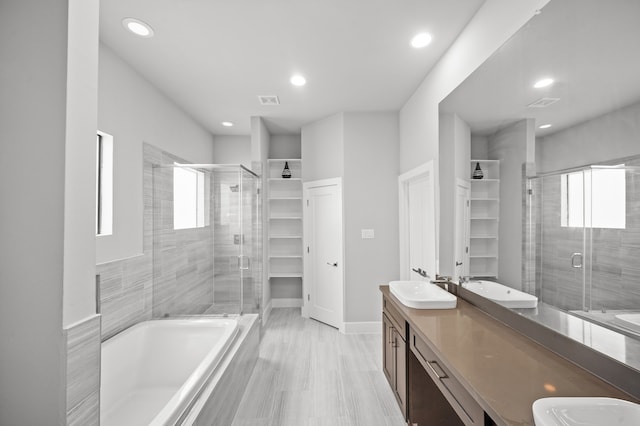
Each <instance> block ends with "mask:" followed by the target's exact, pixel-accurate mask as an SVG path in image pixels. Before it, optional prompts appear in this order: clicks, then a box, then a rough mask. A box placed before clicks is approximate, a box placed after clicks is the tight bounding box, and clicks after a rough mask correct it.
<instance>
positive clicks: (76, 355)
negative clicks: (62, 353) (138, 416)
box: [36, 315, 101, 425]
mask: <svg viewBox="0 0 640 426" xmlns="http://www.w3.org/2000/svg"><path fill="white" fill-rule="evenodd" d="M64 333H65V340H66V349H67V365H66V375H67V398H66V407H67V424H68V425H98V424H99V423H100V407H99V405H100V404H99V400H100V342H101V339H100V315H95V316H92V317H91V318H89V319H87V320H86V321H83V322H81V323H78V324H75V325H73V326H71V327H70V328H68V329H66V330H65V331H64ZM36 409H37V407H36Z"/></svg>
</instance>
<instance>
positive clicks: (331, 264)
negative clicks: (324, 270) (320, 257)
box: [327, 262, 338, 267]
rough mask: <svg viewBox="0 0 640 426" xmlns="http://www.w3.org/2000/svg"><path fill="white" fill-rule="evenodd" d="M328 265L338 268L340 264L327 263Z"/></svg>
mask: <svg viewBox="0 0 640 426" xmlns="http://www.w3.org/2000/svg"><path fill="white" fill-rule="evenodd" d="M327 265H329V266H335V267H337V266H338V262H333V263H331V262H327Z"/></svg>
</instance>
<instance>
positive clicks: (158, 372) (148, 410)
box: [100, 318, 238, 426]
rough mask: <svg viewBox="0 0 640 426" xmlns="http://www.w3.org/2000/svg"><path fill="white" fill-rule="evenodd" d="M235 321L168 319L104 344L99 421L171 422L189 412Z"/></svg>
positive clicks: (231, 336)
mask: <svg viewBox="0 0 640 426" xmlns="http://www.w3.org/2000/svg"><path fill="white" fill-rule="evenodd" d="M237 333H238V323H237V321H236V320H235V319H227V318H224V319H211V318H205V319H167V320H152V321H145V322H142V323H139V324H136V325H134V326H132V327H131V328H129V329H127V330H125V331H123V332H122V333H120V334H118V335H116V336H114V337H112V338H111V339H109V340H107V341H105V342H104V343H103V344H102V361H101V364H102V365H101V386H100V425H101V426H109V425H118V426H125V425H136V426H138V425H157V426H159V425H173V424H175V423H176V422H178V421H179V420H180V419H181V417H183V416H184V415H186V413H187V412H188V410H189V408H190V406H191V404H192V403H193V402H194V401H195V400H196V398H197V397H198V394H199V392H200V390H201V389H202V387H203V386H204V385H205V384H206V382H207V379H208V378H209V377H210V376H211V375H212V373H213V372H214V371H215V368H216V365H217V364H218V363H219V362H220V360H221V358H222V357H223V355H224V353H225V352H226V351H227V349H228V348H229V346H230V345H231V343H232V342H233V339H234V338H235V336H236V334H237Z"/></svg>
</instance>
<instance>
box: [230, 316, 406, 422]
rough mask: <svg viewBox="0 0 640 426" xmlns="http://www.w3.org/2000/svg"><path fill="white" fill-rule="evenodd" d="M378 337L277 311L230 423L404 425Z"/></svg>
mask: <svg viewBox="0 0 640 426" xmlns="http://www.w3.org/2000/svg"><path fill="white" fill-rule="evenodd" d="M380 339H381V337H380V334H351V335H345V334H342V333H340V332H339V331H338V330H336V329H334V328H332V327H329V326H327V325H324V324H322V323H319V322H317V321H314V320H311V319H305V318H302V317H301V316H300V309H274V310H273V311H272V312H271V316H270V317H269V321H268V323H267V326H266V327H265V330H264V334H263V336H262V341H261V342H260V358H259V359H258V362H257V364H256V367H255V370H254V371H253V374H252V375H251V379H250V380H249V384H248V386H247V390H246V391H245V393H244V396H243V398H242V401H241V403H240V407H239V408H238V412H237V414H236V417H235V419H234V422H233V425H232V426H351V425H362V426H378V425H379V426H403V425H405V423H404V421H403V419H402V414H401V413H400V408H399V407H398V404H397V403H396V400H395V398H394V396H393V393H392V391H391V388H390V387H389V385H388V383H387V382H386V379H385V377H384V374H383V373H382V355H381V351H382V342H381V340H380Z"/></svg>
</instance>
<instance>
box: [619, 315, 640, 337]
mask: <svg viewBox="0 0 640 426" xmlns="http://www.w3.org/2000/svg"><path fill="white" fill-rule="evenodd" d="M613 322H615V323H616V324H618V325H621V326H623V327H625V328H628V329H629V330H631V331H633V332H635V333H640V314H638V313H627V314H618V315H616V316H615V317H614V318H613Z"/></svg>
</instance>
